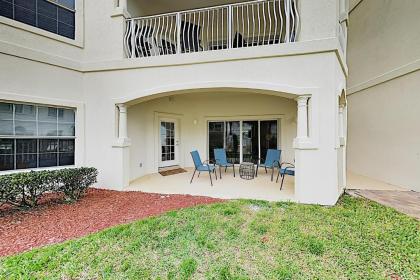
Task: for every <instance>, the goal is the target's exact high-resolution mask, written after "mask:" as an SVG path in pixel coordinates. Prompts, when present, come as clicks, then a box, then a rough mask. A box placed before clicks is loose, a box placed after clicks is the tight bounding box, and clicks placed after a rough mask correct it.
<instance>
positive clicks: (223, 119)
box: [118, 87, 308, 200]
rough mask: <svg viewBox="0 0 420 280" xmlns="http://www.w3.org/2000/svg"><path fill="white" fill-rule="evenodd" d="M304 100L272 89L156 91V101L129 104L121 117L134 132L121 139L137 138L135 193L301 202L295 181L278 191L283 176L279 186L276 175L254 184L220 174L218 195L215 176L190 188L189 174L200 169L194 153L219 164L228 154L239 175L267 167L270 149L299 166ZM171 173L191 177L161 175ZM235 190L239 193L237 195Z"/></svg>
mask: <svg viewBox="0 0 420 280" xmlns="http://www.w3.org/2000/svg"><path fill="white" fill-rule="evenodd" d="M151 92H153V94H150V93H151ZM133 96H134V95H132V97H133ZM298 96H299V94H292V93H290V91H289V92H288V93H287V92H284V91H274V90H268V89H267V88H257V89H251V88H234V87H217V88H213V87H212V88H193V89H182V90H175V91H169V92H168V91H167V92H162V91H160V90H156V89H155V90H151V91H149V94H148V95H145V94H144V93H142V94H138V95H137V96H136V97H134V98H131V99H130V98H127V97H126V98H125V99H124V98H122V99H121V100H125V103H124V104H121V103H119V104H118V107H119V112H120V115H121V112H122V114H125V115H123V116H122V118H121V116H120V121H121V119H124V118H125V119H126V125H124V124H123V125H122V126H121V124H120V125H119V128H120V129H121V128H123V129H126V132H120V135H126V137H127V138H128V137H129V138H130V140H129V141H122V142H129V143H130V147H129V158H130V159H129V163H128V165H129V181H130V187H129V188H130V189H133V188H134V189H137V188H141V190H142V191H149V192H159V193H186V194H198V195H211V196H216V197H222V198H253V199H267V200H294V199H293V195H294V187H295V186H294V178H293V176H290V178H287V179H286V180H285V188H284V189H283V190H282V191H280V182H279V183H276V177H277V172H278V169H275V171H274V180H273V181H271V179H270V177H271V176H270V175H271V173H270V172H271V170H268V173H267V174H268V177H267V178H266V172H265V170H264V169H262V172H261V175H260V176H259V177H258V179H255V180H253V181H252V182H246V181H245V180H241V179H240V178H236V177H233V176H232V174H228V173H227V174H226V175H225V174H224V172H225V171H224V170H223V172H222V174H218V177H219V178H220V175H222V180H220V179H219V180H218V181H217V182H215V181H214V178H213V182H214V183H215V186H214V187H213V188H210V183H209V181H208V178H206V176H207V177H208V175H202V176H201V177H200V178H198V179H195V180H194V181H193V184H192V185H190V184H189V176H191V174H189V173H192V169H191V168H192V167H193V166H194V165H193V161H192V159H191V155H190V152H191V151H193V150H197V151H199V153H200V155H201V157H202V160H207V159H209V160H213V159H214V154H213V153H212V151H213V149H215V148H223V149H225V150H226V153H227V156H228V159H229V160H230V161H231V162H232V163H235V166H236V172H237V173H238V168H239V165H240V163H242V162H253V163H254V164H257V163H259V162H260V161H261V160H262V161H264V159H265V157H266V153H267V150H268V149H279V150H281V151H282V155H281V159H280V161H287V162H293V161H294V158H295V149H294V147H293V142H294V139H295V138H296V136H297V120H298V115H297V114H298V109H297V102H296V99H297V97H298ZM121 108H122V110H121ZM124 111H125V112H126V113H124ZM302 112H303V111H302ZM305 113H307V110H305ZM301 118H302V117H301ZM305 118H306V119H307V118H308V117H307V116H305ZM125 127H126V128H125ZM171 167H175V168H183V169H185V170H186V171H187V173H185V174H177V175H173V176H168V178H167V177H163V176H160V175H158V172H159V171H161V170H162V169H167V168H169V169H170V168H171ZM227 172H229V171H227ZM187 179H188V180H187ZM265 179H266V180H265ZM279 181H281V180H279ZM227 184H229V185H230V186H233V187H232V188H231V189H229V188H227V187H226V186H227ZM171 186H172V187H171Z"/></svg>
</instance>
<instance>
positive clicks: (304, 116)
mask: <svg viewBox="0 0 420 280" xmlns="http://www.w3.org/2000/svg"><path fill="white" fill-rule="evenodd" d="M308 100H309V96H299V97H298V98H297V103H298V104H297V105H298V116H297V138H298V139H307V138H308Z"/></svg>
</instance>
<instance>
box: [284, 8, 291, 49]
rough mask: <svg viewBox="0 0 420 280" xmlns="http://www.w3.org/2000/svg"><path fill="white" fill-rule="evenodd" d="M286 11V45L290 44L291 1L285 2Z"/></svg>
mask: <svg viewBox="0 0 420 280" xmlns="http://www.w3.org/2000/svg"><path fill="white" fill-rule="evenodd" d="M284 10H285V13H286V36H285V41H286V43H289V42H290V0H284Z"/></svg>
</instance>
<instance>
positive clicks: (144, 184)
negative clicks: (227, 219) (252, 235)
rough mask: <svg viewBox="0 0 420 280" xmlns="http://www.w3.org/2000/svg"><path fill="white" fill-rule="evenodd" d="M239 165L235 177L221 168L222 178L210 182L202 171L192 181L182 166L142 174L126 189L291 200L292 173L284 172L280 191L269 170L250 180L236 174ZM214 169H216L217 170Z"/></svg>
mask: <svg viewBox="0 0 420 280" xmlns="http://www.w3.org/2000/svg"><path fill="white" fill-rule="evenodd" d="M238 168H239V165H238V166H237V167H236V177H234V176H233V172H232V169H228V170H227V172H226V173H225V172H224V170H223V171H222V179H219V173H218V178H217V180H215V178H214V176H213V175H212V177H213V186H211V185H210V179H209V175H208V174H205V173H202V174H201V175H200V177H199V178H197V176H195V178H194V180H193V182H192V183H191V184H190V180H191V177H192V174H193V171H194V170H193V169H192V168H185V170H186V171H187V172H185V173H180V174H176V175H170V176H162V175H160V174H159V173H153V174H149V175H145V176H143V177H141V178H139V179H136V180H134V181H132V182H131V183H130V186H129V187H127V188H126V189H125V190H126V191H141V192H147V193H159V194H168V195H169V194H188V195H195V196H209V197H214V198H222V199H256V200H267V201H295V195H294V177H291V176H286V177H285V180H284V185H283V189H282V190H281V191H280V181H281V178H279V182H278V183H276V176H277V173H275V176H274V181H273V182H271V172H270V171H269V172H268V173H267V174H266V173H265V171H264V170H263V169H261V170H260V171H259V172H258V177H256V178H255V179H253V180H244V179H241V178H240V177H239V174H238ZM217 172H218V171H217Z"/></svg>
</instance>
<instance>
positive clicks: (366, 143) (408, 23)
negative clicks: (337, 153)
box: [348, 0, 420, 191]
mask: <svg viewBox="0 0 420 280" xmlns="http://www.w3.org/2000/svg"><path fill="white" fill-rule="evenodd" d="M419 14H420V2H419V1H416V0H402V1H392V0H387V1H384V0H365V1H362V2H361V3H360V4H359V5H358V6H357V7H356V8H355V9H354V10H353V11H352V13H351V14H350V28H349V50H348V65H349V73H350V75H349V82H348V83H349V86H348V87H349V93H350V95H349V96H348V103H349V120H348V122H349V142H348V169H349V170H351V171H353V172H355V173H358V174H361V175H365V176H368V177H372V178H374V179H378V180H381V181H385V182H387V183H391V184H394V185H398V186H402V187H406V188H409V189H415V190H418V191H419V190H420V173H419V170H420V146H419V143H420V130H419V129H418V128H419V119H420V111H419V110H418V106H417V104H419V101H420V95H419V88H420V72H419V71H418V69H419V68H420V67H419V65H420V63H419V60H420V48H419V47H418V46H419V45H420V33H419V32H418V27H419V26H420V17H419ZM416 69H417V71H416ZM413 71H415V72H413Z"/></svg>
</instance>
